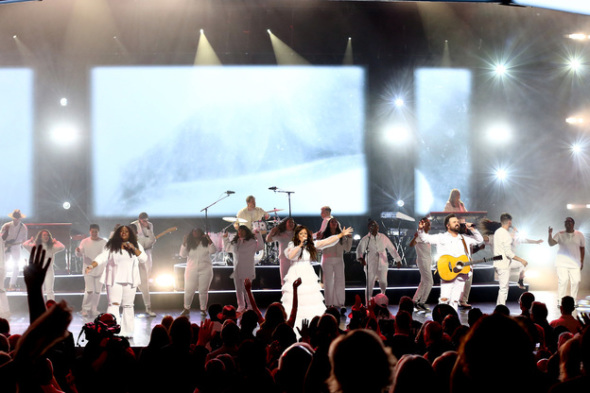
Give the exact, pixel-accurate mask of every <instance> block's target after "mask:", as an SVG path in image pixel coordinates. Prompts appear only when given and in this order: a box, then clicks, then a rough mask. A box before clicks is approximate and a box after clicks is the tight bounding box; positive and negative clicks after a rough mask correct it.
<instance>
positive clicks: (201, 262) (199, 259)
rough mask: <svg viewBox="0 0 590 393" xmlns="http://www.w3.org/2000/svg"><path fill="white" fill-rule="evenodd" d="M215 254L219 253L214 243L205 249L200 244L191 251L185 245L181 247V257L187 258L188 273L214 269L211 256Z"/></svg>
mask: <svg viewBox="0 0 590 393" xmlns="http://www.w3.org/2000/svg"><path fill="white" fill-rule="evenodd" d="M189 236H191V235H189ZM215 252H217V248H216V247H215V245H214V244H213V243H211V244H209V245H208V246H205V247H204V246H203V245H202V244H201V243H199V245H198V246H197V247H196V248H193V249H191V250H189V249H188V248H187V246H185V245H184V244H183V245H181V246H180V256H181V257H182V258H186V271H189V270H190V271H192V270H197V271H202V270H207V269H212V268H213V265H212V264H211V254H213V253H215Z"/></svg>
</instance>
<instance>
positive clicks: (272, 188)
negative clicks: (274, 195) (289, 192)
mask: <svg viewBox="0 0 590 393" xmlns="http://www.w3.org/2000/svg"><path fill="white" fill-rule="evenodd" d="M268 189H269V190H273V191H276V190H277V189H278V187H268Z"/></svg>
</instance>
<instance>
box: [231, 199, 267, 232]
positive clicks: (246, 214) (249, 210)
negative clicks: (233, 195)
mask: <svg viewBox="0 0 590 393" xmlns="http://www.w3.org/2000/svg"><path fill="white" fill-rule="evenodd" d="M246 204H247V206H246V207H245V208H243V209H242V210H240V211H239V212H238V214H237V217H238V218H242V219H244V220H246V222H244V223H241V224H240V225H245V226H246V227H248V229H249V230H252V223H253V222H254V221H259V220H262V219H263V218H264V219H265V220H268V219H269V218H270V216H269V215H268V213H266V212H265V211H264V209H262V208H260V207H256V198H254V196H253V195H249V196H248V197H247V198H246Z"/></svg>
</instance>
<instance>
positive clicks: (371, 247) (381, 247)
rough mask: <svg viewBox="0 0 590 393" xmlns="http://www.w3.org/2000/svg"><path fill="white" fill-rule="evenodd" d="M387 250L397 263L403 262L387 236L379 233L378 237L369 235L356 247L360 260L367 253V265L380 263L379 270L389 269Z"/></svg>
mask: <svg viewBox="0 0 590 393" xmlns="http://www.w3.org/2000/svg"><path fill="white" fill-rule="evenodd" d="M385 250H387V251H389V253H390V254H391V256H392V257H393V259H394V260H395V261H396V262H401V260H402V259H401V257H400V256H399V254H398V253H397V250H396V249H395V247H394V246H393V243H391V240H389V238H388V237H387V236H385V235H384V234H383V233H381V232H379V233H377V235H376V236H373V235H371V234H370V233H368V234H366V235H365V236H364V237H363V238H362V239H361V241H360V242H359V244H358V246H357V247H356V257H357V259H358V258H360V257H362V256H363V254H365V253H367V254H368V257H367V260H366V262H367V264H375V263H378V264H379V265H378V268H379V270H382V269H387V268H388V267H389V263H388V261H387V253H386V252H385Z"/></svg>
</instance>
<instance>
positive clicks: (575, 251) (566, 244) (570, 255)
mask: <svg viewBox="0 0 590 393" xmlns="http://www.w3.org/2000/svg"><path fill="white" fill-rule="evenodd" d="M553 240H555V241H556V242H557V244H559V250H558V251H557V258H555V266H557V267H566V268H570V269H572V268H578V269H579V268H580V267H581V266H582V263H581V261H580V259H581V257H582V254H581V253H580V247H586V239H585V238H584V234H583V233H582V232H580V231H574V232H572V233H569V232H566V231H561V232H559V233H557V234H556V235H555V236H553Z"/></svg>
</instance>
